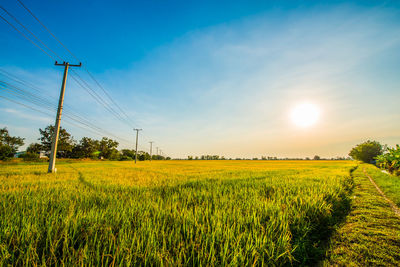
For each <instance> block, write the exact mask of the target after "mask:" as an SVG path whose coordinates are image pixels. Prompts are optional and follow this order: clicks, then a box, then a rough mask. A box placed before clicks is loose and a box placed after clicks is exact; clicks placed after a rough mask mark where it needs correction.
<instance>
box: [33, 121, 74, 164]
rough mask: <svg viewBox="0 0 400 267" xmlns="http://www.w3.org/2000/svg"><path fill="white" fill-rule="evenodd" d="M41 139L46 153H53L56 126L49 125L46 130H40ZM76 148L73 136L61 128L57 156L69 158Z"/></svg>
mask: <svg viewBox="0 0 400 267" xmlns="http://www.w3.org/2000/svg"><path fill="white" fill-rule="evenodd" d="M39 132H40V135H41V137H40V138H39V140H40V141H41V143H42V147H43V150H44V151H47V152H50V151H51V143H52V141H53V133H54V126H52V125H49V126H47V127H46V128H45V129H44V130H42V129H39ZM74 146H75V141H74V139H73V138H72V137H71V134H70V133H68V132H67V130H65V129H64V128H62V127H60V134H59V136H58V144H57V156H59V157H68V156H69V155H70V154H71V152H72V149H73V148H74Z"/></svg>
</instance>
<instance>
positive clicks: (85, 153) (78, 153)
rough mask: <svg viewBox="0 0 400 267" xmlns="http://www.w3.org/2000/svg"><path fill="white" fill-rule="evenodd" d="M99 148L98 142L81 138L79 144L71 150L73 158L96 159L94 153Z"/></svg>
mask: <svg viewBox="0 0 400 267" xmlns="http://www.w3.org/2000/svg"><path fill="white" fill-rule="evenodd" d="M99 148H100V141H98V140H94V139H92V138H89V137H82V139H81V140H80V141H79V144H77V145H76V146H74V148H73V149H72V157H73V158H96V157H97V156H96V154H95V152H96V151H98V150H99Z"/></svg>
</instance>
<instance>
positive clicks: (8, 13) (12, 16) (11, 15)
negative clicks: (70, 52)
mask: <svg viewBox="0 0 400 267" xmlns="http://www.w3.org/2000/svg"><path fill="white" fill-rule="evenodd" d="M0 8H1V9H3V10H4V12H6V13H7V15H9V16H10V17H11V18H12V19H13V20H15V21H16V22H17V23H18V24H19V25H20V26H22V28H24V29H25V30H26V31H27V32H29V33H30V34H31V35H32V36H33V37H35V39H36V40H38V41H39V42H40V43H41V44H42V45H43V46H44V47H46V48H47V49H48V50H49V51H51V52H52V53H53V54H54V55H55V56H57V57H58V58H59V59H61V57H60V56H59V55H57V53H56V52H54V51H53V50H51V49H50V48H49V47H48V46H47V45H46V44H45V43H44V42H43V41H42V40H40V39H39V38H38V37H37V36H36V35H35V34H34V33H33V32H31V31H30V30H29V29H28V28H27V27H25V26H24V25H23V24H22V23H21V22H20V21H19V20H18V19H17V18H16V17H15V16H14V15H13V14H11V13H10V12H9V11H8V10H7V9H5V8H4V7H3V6H1V5H0Z"/></svg>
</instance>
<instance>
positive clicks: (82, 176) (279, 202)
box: [0, 161, 354, 265]
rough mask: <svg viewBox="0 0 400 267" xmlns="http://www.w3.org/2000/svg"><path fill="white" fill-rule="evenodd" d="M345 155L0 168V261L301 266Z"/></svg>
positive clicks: (327, 224) (341, 202)
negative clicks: (55, 169)
mask: <svg viewBox="0 0 400 267" xmlns="http://www.w3.org/2000/svg"><path fill="white" fill-rule="evenodd" d="M353 165H354V164H353V163H351V162H345V161H343V162H324V161H321V162H311V161H310V162H300V161H294V162H265V161H264V162H261V161H259V162H254V161H240V162H238V161H236V162H232V161H216V162H213V161H206V162H204V161H197V162H188V161H171V162H152V163H151V164H150V163H141V164H138V166H133V165H132V163H131V162H86V163H85V162H84V163H61V164H59V166H58V170H59V171H58V173H57V174H56V175H51V174H46V173H45V171H46V166H45V165H43V164H33V165H29V164H21V165H10V166H7V165H1V166H0V168H1V169H0V265H5V264H12V265H24V264H26V265H59V264H67V265H78V264H85V265H88V264H94V265H109V264H115V265H139V264H143V265H154V264H157V265H161V264H167V265H228V264H230V265H254V264H255V265H262V264H264V265H284V264H293V265H299V264H311V263H314V262H315V261H317V260H319V259H320V257H321V256H322V255H323V246H322V245H323V242H324V241H325V240H326V239H327V238H328V237H329V235H330V232H331V229H332V227H334V226H335V224H337V222H338V221H339V220H340V219H341V218H342V215H343V211H344V210H346V207H347V205H348V201H349V191H350V189H351V187H352V179H351V177H350V176H349V170H350V168H351V167H352V166H353Z"/></svg>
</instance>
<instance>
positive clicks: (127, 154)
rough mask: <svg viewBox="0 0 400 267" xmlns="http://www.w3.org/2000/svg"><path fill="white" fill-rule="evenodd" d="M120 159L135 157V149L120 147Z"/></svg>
mask: <svg viewBox="0 0 400 267" xmlns="http://www.w3.org/2000/svg"><path fill="white" fill-rule="evenodd" d="M121 155H122V157H121V160H132V159H134V158H135V150H131V149H122V150H121Z"/></svg>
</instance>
